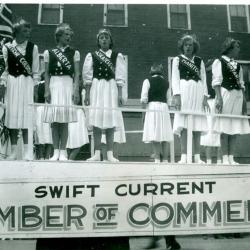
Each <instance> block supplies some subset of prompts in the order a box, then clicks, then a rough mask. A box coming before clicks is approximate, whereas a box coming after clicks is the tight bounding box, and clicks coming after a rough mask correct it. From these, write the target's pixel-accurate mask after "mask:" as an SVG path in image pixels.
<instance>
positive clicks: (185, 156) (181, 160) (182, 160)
mask: <svg viewBox="0 0 250 250" xmlns="http://www.w3.org/2000/svg"><path fill="white" fill-rule="evenodd" d="M178 163H187V154H181V159H180V161H179V162H178Z"/></svg>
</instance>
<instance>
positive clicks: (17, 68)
mask: <svg viewBox="0 0 250 250" xmlns="http://www.w3.org/2000/svg"><path fill="white" fill-rule="evenodd" d="M33 48H34V43H32V42H28V43H27V46H26V54H25V56H24V58H25V59H26V61H27V62H28V63H29V65H30V67H31V68H32V62H33ZM8 71H9V74H10V75H12V76H14V77H18V76H20V75H25V76H28V75H29V74H28V73H27V71H26V70H25V69H24V68H23V66H22V65H21V64H20V63H19V62H18V61H17V59H16V57H15V56H14V55H13V54H12V53H11V52H10V51H9V50H8Z"/></svg>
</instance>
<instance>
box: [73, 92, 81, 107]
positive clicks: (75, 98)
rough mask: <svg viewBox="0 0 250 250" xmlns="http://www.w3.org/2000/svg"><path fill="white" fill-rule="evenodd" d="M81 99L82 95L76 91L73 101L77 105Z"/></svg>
mask: <svg viewBox="0 0 250 250" xmlns="http://www.w3.org/2000/svg"><path fill="white" fill-rule="evenodd" d="M79 101H80V96H79V92H78V91H75V93H74V94H73V103H74V104H75V105H77V104H78V103H79Z"/></svg>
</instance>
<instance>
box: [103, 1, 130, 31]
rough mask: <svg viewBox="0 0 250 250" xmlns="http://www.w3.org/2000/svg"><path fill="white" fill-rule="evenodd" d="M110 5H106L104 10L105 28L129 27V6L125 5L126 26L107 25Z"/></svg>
mask: <svg viewBox="0 0 250 250" xmlns="http://www.w3.org/2000/svg"><path fill="white" fill-rule="evenodd" d="M108 5H109V4H104V8H103V26H105V27H128V5H127V4H122V5H124V19H125V20H124V25H114V24H107V16H108Z"/></svg>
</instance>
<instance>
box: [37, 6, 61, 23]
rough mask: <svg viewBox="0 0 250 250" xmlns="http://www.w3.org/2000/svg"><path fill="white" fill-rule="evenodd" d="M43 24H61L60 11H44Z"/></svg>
mask: <svg viewBox="0 0 250 250" xmlns="http://www.w3.org/2000/svg"><path fill="white" fill-rule="evenodd" d="M41 23H45V24H58V23H60V9H55V8H53V9H43V10H42V16H41Z"/></svg>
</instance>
